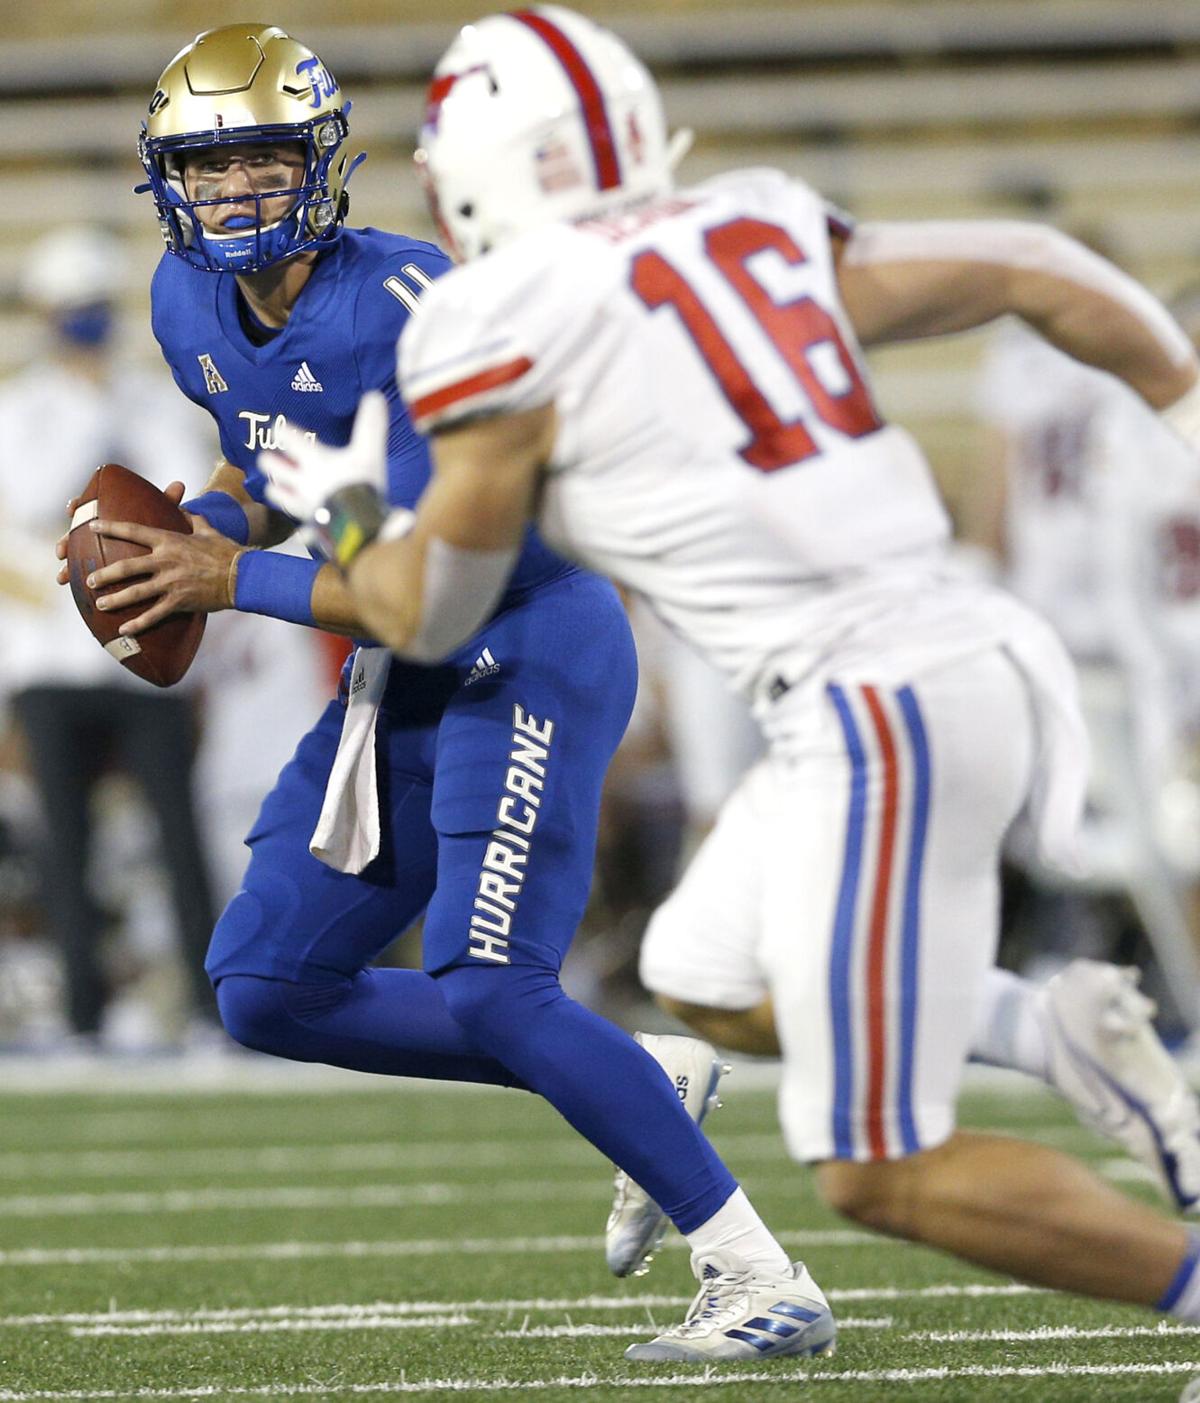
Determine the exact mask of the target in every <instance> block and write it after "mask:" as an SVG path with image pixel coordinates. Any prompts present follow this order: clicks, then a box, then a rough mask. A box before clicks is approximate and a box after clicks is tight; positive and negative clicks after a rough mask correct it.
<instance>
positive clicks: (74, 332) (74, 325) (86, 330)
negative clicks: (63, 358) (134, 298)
mask: <svg viewBox="0 0 1200 1403" xmlns="http://www.w3.org/2000/svg"><path fill="white" fill-rule="evenodd" d="M113 321H114V313H113V305H112V303H111V302H90V303H88V305H87V306H85V307H69V308H67V309H66V310H65V311H62V312H59V313H58V315H57V316H56V317H55V319H54V325H55V328H56V329H57V331H58V334H59V336H61V337H62V339H63V340H64V341H70V342H72V343H73V344H74V345H76V346H102V345H103V344H104V343H105V342H106V341H107V340H108V339H109V338H110V337H111V336H112V331H113Z"/></svg>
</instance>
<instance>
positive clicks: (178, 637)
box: [67, 463, 207, 687]
mask: <svg viewBox="0 0 1200 1403" xmlns="http://www.w3.org/2000/svg"><path fill="white" fill-rule="evenodd" d="M97 518H103V519H105V520H107V521H136V522H138V523H140V524H141V525H143V526H157V527H160V528H161V529H162V530H165V531H184V532H190V531H191V529H192V526H191V522H190V521H189V520H188V518H187V517H186V516H185V514H184V513H183V512H182V511H180V510H179V508H178V507H177V506H176V505H175V503H174V502H172V501H171V499H170V498H169V497H168V496H166V494H165V493H163V492H161V491H160V490H159V489H158V488H157V487H155V486H154V484H153V483H152V482H147V480H146V479H145V478H144V477H141V476H139V475H138V474H137V473H135V472H131V471H130V469H129V468H125V467H122V466H121V464H120V463H105V464H103V466H101V467H99V468H97V469H96V471H95V472H94V473H93V474H92V476H91V479H90V480H89V482H88V485H87V486H86V487H85V488H84V489H83V493H82V494H81V495H80V497H79V498H78V499H77V500H76V504H75V512H74V515H73V516H72V518H71V529H70V533H69V535H68V537H67V564H68V566H69V568H70V578H71V593H72V594H73V595H74V597H75V604H76V607H77V608H78V609H79V613H80V616H81V617H82V619H83V621H84V623H85V624H87V626H88V628H89V629H90V630H91V632H92V635H93V637H94V638H96V639H97V641H98V642H99V643H100V644H102V646H103V647H104V651H105V652H106V653H111V654H112V656H113V657H114V658H116V659H117V661H118V662H119V663H120V664H121V666H122V667H126V668H128V669H129V671H130V672H134V673H136V674H137V675H138V676H139V677H141V678H144V679H145V681H147V682H153V683H154V685H155V686H156V687H170V686H172V685H173V684H174V683H176V682H178V681H179V679H180V678H181V677H182V676H183V675H184V673H185V672H186V671H187V670H188V668H189V667H190V666H191V664H192V659H193V658H194V657H195V656H196V649H197V648H199V646H200V639H201V638H202V637H203V636H204V624H205V620H206V618H207V615H205V614H172V615H171V617H170V618H167V619H163V621H162V622H161V623H159V624H155V626H154V627H153V628H151V629H147V630H146V632H145V633H140V634H138V635H137V637H136V638H124V637H122V636H121V635H120V634H119V633H118V632H117V630H118V629H119V628H120V626H121V625H122V624H123V623H125V622H126V620H128V619H132V618H136V617H137V615H138V614H140V613H142V612H143V611H144V610H145V608H146V605H145V604H135V605H134V606H132V607H131V608H129V609H113V610H111V611H105V610H102V609H97V608H96V600H97V599H98V598H99V597H100V596H101V595H104V594H112V593H114V592H115V591H116V590H118V589H123V588H125V587H126V586H127V585H128V584H129V581H125V582H123V583H122V584H119V585H110V586H108V587H107V588H106V589H101V590H91V589H89V588H88V586H87V583H86V582H87V577H88V576H89V575H90V574H91V573H92V571H93V570H98V569H99V568H100V567H101V566H102V565H112V564H114V563H115V562H116V561H118V560H125V559H126V558H128V557H129V556H136V555H146V554H148V551H147V549H146V547H145V546H139V545H135V544H134V542H132V541H119V540H116V539H115V538H114V537H111V536H97V535H96V533H95V532H94V531H92V530H89V529H88V523H89V522H91V521H93V520H95V519H97Z"/></svg>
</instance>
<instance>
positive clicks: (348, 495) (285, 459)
mask: <svg viewBox="0 0 1200 1403" xmlns="http://www.w3.org/2000/svg"><path fill="white" fill-rule="evenodd" d="M388 418H389V416H388V404H387V399H386V398H385V397H384V395H382V394H381V393H380V392H379V391H378V390H372V391H370V392H369V393H367V394H365V395H364V396H363V397H362V399H361V400H360V401H359V406H358V412H357V414H356V415H355V416H354V428H353V429H352V431H351V434H350V442H349V443H348V444H346V446H345V447H344V448H332V447H330V446H329V445H328V444H325V443H321V442H320V440H318V439H317V438H315V437H314V436H312V435H309V434H305V433H302V432H301V431H300V430H299V429H295V428H293V427H292V426H291V425H290V424H288V425H281V426H280V428H279V430H278V431H277V438H276V443H277V448H275V449H273V450H272V449H265V450H264V451H263V452H262V453H260V454H259V455H258V466H259V468H260V469H261V470H262V472H263V473H264V475H265V476H266V479H267V498H268V500H269V501H270V502H271V504H272V505H273V506H276V507H278V508H279V510H280V511H284V512H287V514H288V515H289V516H290V517H292V518H293V519H294V520H296V521H298V522H300V524H301V529H302V533H303V535H304V537H305V539H306V540H307V541H308V542H309V544H311V545H313V546H315V547H316V549H317V550H319V551H320V552H321V554H322V555H323V556H325V558H326V559H327V560H332V561H333V562H334V564H335V565H339V566H341V567H342V569H345V568H346V567H347V566H348V565H349V564H350V562H351V560H353V559H354V557H355V555H357V554H358V552H359V551H360V550H361V549H362V548H363V546H365V545H366V544H368V542H370V541H372V540H374V538H375V537H376V536H377V535H378V534H379V531H380V528H381V527H382V525H383V523H384V520H385V518H386V517H387V515H388V507H387V496H386V494H387V434H388Z"/></svg>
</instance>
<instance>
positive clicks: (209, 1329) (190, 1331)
mask: <svg viewBox="0 0 1200 1403" xmlns="http://www.w3.org/2000/svg"><path fill="white" fill-rule="evenodd" d="M468 1325H469V1326H472V1327H473V1328H475V1329H476V1330H478V1328H479V1322H478V1320H476V1319H475V1318H474V1317H473V1316H470V1315H413V1316H402V1315H400V1316H398V1315H369V1314H363V1315H353V1316H346V1317H344V1318H338V1317H329V1318H327V1319H324V1320H314V1319H311V1318H303V1319H300V1318H288V1317H285V1318H284V1319H282V1320H243V1321H232V1320H230V1321H218V1320H208V1321H205V1320H193V1321H186V1322H183V1323H181V1324H177V1325H165V1324H164V1325H86V1326H78V1325H77V1326H72V1327H71V1329H70V1330H68V1332H67V1333H68V1334H70V1335H71V1336H73V1337H74V1338H75V1339H96V1338H99V1337H111V1336H119V1337H120V1338H122V1339H130V1338H139V1339H140V1338H145V1337H147V1336H152V1335H160V1336H161V1335H171V1336H178V1335H270V1334H285V1333H289V1332H290V1333H300V1332H308V1333H311V1332H314V1331H339V1330H340V1331H346V1330H422V1329H434V1328H436V1329H439V1330H440V1329H445V1328H446V1327H447V1326H460V1327H462V1326H468ZM891 1326H892V1318H891V1316H886V1317H882V1318H872V1317H864V1318H862V1319H856V1318H855V1317H853V1316H850V1317H847V1318H846V1319H842V1320H839V1321H838V1329H839V1330H861V1329H868V1330H887V1329H890V1328H891ZM652 1328H653V1329H657V1328H658V1327H657V1326H654V1327H651V1326H650V1325H649V1324H647V1322H646V1321H642V1323H641V1324H639V1325H589V1324H584V1325H571V1324H566V1325H534V1326H529V1325H524V1326H522V1328H521V1329H520V1330H489V1331H486V1332H481V1333H484V1334H486V1335H487V1337H488V1338H489V1339H496V1340H518V1339H519V1340H524V1339H529V1340H537V1339H543V1340H555V1339H564V1340H565V1339H576V1338H581V1337H585V1336H592V1335H597V1336H606V1335H620V1336H625V1337H630V1338H644V1337H645V1336H646V1335H648V1334H650V1333H652Z"/></svg>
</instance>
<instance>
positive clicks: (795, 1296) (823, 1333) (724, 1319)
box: [625, 1252, 837, 1364]
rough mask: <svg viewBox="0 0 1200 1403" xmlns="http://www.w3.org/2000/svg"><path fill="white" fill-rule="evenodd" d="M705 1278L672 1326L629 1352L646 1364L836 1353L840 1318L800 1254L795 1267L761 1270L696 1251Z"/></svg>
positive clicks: (725, 1255) (696, 1266)
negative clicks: (684, 1313)
mask: <svg viewBox="0 0 1200 1403" xmlns="http://www.w3.org/2000/svg"><path fill="white" fill-rule="evenodd" d="M692 1271H693V1272H694V1273H695V1274H696V1278H697V1280H699V1282H700V1290H699V1291H698V1292H697V1293H696V1299H695V1300H694V1301H693V1302H692V1304H691V1305H690V1306H689V1307H688V1313H687V1316H686V1318H685V1319H684V1321H683V1323H682V1324H681V1325H670V1326H668V1327H667V1328H666V1329H665V1330H664V1331H663V1332H662V1334H661V1335H658V1336H657V1337H656V1338H655V1339H653V1340H648V1341H647V1342H646V1343H645V1344H636V1345H630V1346H629V1348H628V1349H627V1350H626V1351H625V1358H626V1359H635V1360H637V1361H638V1362H639V1363H642V1364H662V1363H671V1362H673V1363H683V1364H709V1363H712V1362H714V1361H719V1360H745V1359H768V1358H770V1357H771V1356H772V1355H778V1354H791V1355H796V1354H802V1355H814V1354H832V1353H833V1352H834V1350H835V1349H836V1347H837V1344H836V1342H837V1326H836V1325H835V1324H834V1320H833V1313H832V1312H831V1311H830V1309H829V1302H828V1301H827V1300H826V1299H825V1296H824V1293H823V1292H822V1291H821V1288H820V1287H819V1286H818V1285H817V1283H816V1282H815V1281H814V1280H813V1279H812V1277H811V1276H810V1275H809V1273H808V1268H807V1267H805V1265H804V1263H803V1262H795V1263H793V1265H792V1268H791V1270H790V1272H788V1273H785V1274H783V1275H778V1276H777V1275H773V1274H767V1273H764V1272H759V1271H756V1270H755V1269H754V1268H753V1267H751V1266H750V1265H749V1264H748V1263H746V1262H744V1261H743V1260H742V1259H741V1258H740V1257H736V1256H734V1255H733V1253H732V1252H714V1253H712V1254H711V1255H710V1256H707V1257H704V1258H699V1257H697V1256H696V1254H695V1253H693V1254H692Z"/></svg>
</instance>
